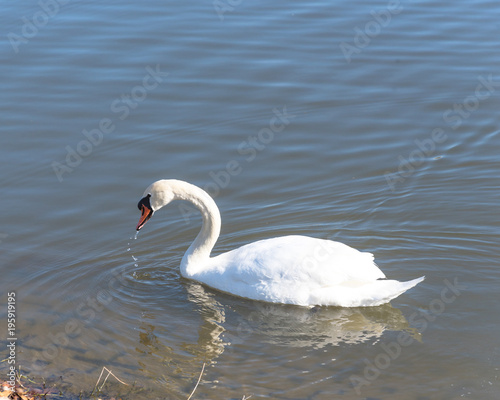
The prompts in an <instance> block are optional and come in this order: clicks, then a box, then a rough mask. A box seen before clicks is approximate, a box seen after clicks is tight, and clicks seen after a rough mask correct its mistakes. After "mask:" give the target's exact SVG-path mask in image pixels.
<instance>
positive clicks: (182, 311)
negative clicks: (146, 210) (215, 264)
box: [0, 0, 500, 400]
mask: <svg viewBox="0 0 500 400" xmlns="http://www.w3.org/2000/svg"><path fill="white" fill-rule="evenodd" d="M62 3H65V4H62ZM42 5H43V7H42ZM2 8H3V12H2V16H1V17H0V20H1V21H2V23H1V25H0V26H1V30H2V37H3V41H2V42H1V45H0V76H1V90H0V109H1V115H2V124H1V125H0V130H1V132H2V151H1V154H2V156H1V158H0V163H1V168H0V180H1V182H2V223H1V225H0V241H1V242H0V251H1V253H2V261H1V265H2V267H1V268H2V271H1V274H2V276H1V302H2V303H3V305H2V306H1V308H0V310H1V311H0V316H1V322H0V329H1V331H2V334H1V338H2V339H5V338H6V337H7V336H6V333H7V314H6V311H7V293H10V292H15V293H16V306H17V314H16V335H17V336H18V342H17V353H16V357H17V358H16V361H17V365H21V367H22V370H23V371H24V372H26V373H27V374H30V376H36V377H44V378H48V379H55V378H58V377H62V380H63V381H64V382H65V383H66V384H67V385H68V387H69V389H68V396H71V394H72V393H74V394H75V395H77V394H78V393H79V392H80V391H84V392H85V393H87V394H88V393H89V392H90V391H91V390H92V388H93V387H94V384H95V382H96V381H97V378H98V376H99V373H100V372H101V370H102V368H103V367H107V368H109V369H111V370H112V371H113V373H114V374H116V376H118V377H119V378H120V379H122V380H123V381H125V382H128V383H132V382H136V383H135V387H136V388H137V389H134V390H139V391H141V395H140V396H146V397H148V398H167V399H185V398H187V397H188V395H189V393H190V392H191V390H192V389H193V387H194V385H195V383H196V380H197V378H198V376H199V374H200V371H201V368H202V365H203V363H206V369H205V372H204V374H203V377H202V379H201V382H200V385H199V386H198V388H197V390H196V396H195V397H196V398H199V399H241V398H242V397H243V396H247V397H248V396H250V395H251V396H252V398H272V399H315V400H316V399H318V400H319V399H360V398H362V399H365V398H366V399H372V400H373V399H403V400H404V399H409V400H410V399H411V400H417V399H418V400H424V399H461V398H470V399H487V400H489V399H498V398H499V393H500V382H499V368H500V349H499V341H498V337H499V335H500V329H499V326H500V317H499V313H498V304H499V300H500V296H499V291H498V287H499V286H498V281H499V278H500V272H499V271H500V269H499V267H500V263H499V261H498V243H499V240H500V223H499V219H498V215H499V213H498V204H499V203H500V190H499V176H500V164H499V162H498V159H499V158H498V157H499V154H500V133H499V132H500V131H499V125H498V123H499V110H500V109H499V105H500V101H499V100H500V72H499V66H500V52H499V49H500V47H499V45H500V41H499V38H500V23H499V22H498V21H499V20H500V19H499V16H500V4H498V2H493V1H457V2H444V1H441V2H428V1H424V2H415V1H400V2H375V3H374V2H368V1H365V2H364V1H357V2H351V3H347V2H327V1H312V2H306V1H295V2H285V1H275V2H264V1H225V0H220V1H219V0H217V1H214V2H212V1H205V2H187V3H186V2H164V1H154V0H148V1H141V2H130V1H107V2H97V1H69V2H61V1H59V2H57V1H55V0H54V1H53V2H50V1H46V2H43V1H42V2H37V1H31V0H30V1H24V2H10V3H9V4H4V5H3V7H2ZM161 178H177V179H182V180H186V181H189V182H192V183H194V184H196V185H198V186H200V187H204V188H205V189H207V190H208V191H209V192H210V194H211V195H212V196H213V197H214V198H215V200H216V202H217V204H218V206H219V207H220V210H221V215H222V222H223V224H222V233H221V237H220V239H219V241H218V243H217V245H216V248H215V249H214V252H215V253H216V254H217V253H220V252H223V251H227V250H230V249H233V248H235V247H238V246H241V245H243V244H245V243H249V242H251V241H254V240H258V239H262V238H267V237H273V236H279V235H287V234H303V235H309V236H314V237H319V238H332V239H334V240H339V241H342V242H344V243H346V244H348V245H350V246H353V247H355V248H358V249H360V250H363V251H369V252H373V253H374V254H375V257H376V261H377V263H378V265H379V266H380V267H381V269H382V270H383V271H384V272H385V273H386V275H387V276H388V277H391V278H395V279H400V280H409V279H412V278H416V277H419V276H422V275H425V276H426V280H425V281H424V282H423V283H421V284H419V285H418V286H417V287H415V288H414V289H412V290H411V291H409V292H407V293H405V294H404V295H402V296H400V297H399V298H397V299H395V300H393V301H392V303H391V304H387V305H384V306H380V307H374V308H354V309H342V308H336V307H319V308H312V309H307V308H301V307H293V306H283V305H276V304H266V303H260V302H254V301H249V300H244V299H241V298H237V297H233V296H230V295H227V294H223V293H219V292H217V291H214V290H211V289H209V288H207V287H203V286H201V285H199V284H197V283H195V282H191V281H188V280H186V279H183V278H182V277H181V276H180V272H179V268H178V266H179V263H180V260H181V258H182V255H183V252H184V251H185V250H186V249H187V247H188V246H189V244H190V243H191V241H192V240H193V238H194V237H195V235H196V234H197V231H198V229H199V226H200V222H201V219H200V217H199V216H198V215H196V214H195V213H192V212H191V211H190V208H188V207H186V205H183V204H182V203H180V204H172V205H171V206H170V207H168V208H166V209H164V210H162V211H161V212H158V213H156V214H155V216H154V217H153V219H152V221H151V222H149V223H148V225H147V226H146V227H145V228H144V230H142V231H141V233H140V235H138V237H137V239H135V238H134V234H135V232H134V229H135V225H136V224H137V221H138V218H139V212H138V210H137V208H136V204H137V201H138V200H139V199H140V197H141V196H142V193H143V191H144V189H145V188H146V187H147V186H148V185H149V184H150V183H151V182H153V181H155V180H156V179H161ZM4 343H6V341H5V342H4ZM5 348H6V347H4V349H5ZM2 354H3V353H2ZM5 354H7V352H6V351H5ZM3 358H4V357H3V356H2V359H3ZM0 372H1V373H2V374H3V375H4V376H5V377H2V378H1V379H0V380H5V379H6V373H7V364H6V363H5V362H4V363H2V365H1V366H0ZM108 382H109V384H107V386H106V387H105V388H104V391H105V392H107V393H108V394H109V395H115V394H116V395H119V396H121V397H122V398H124V399H125V398H136V397H138V395H137V394H134V393H135V392H134V391H133V390H132V391H130V389H129V388H126V387H125V386H123V385H120V384H118V383H116V381H114V383H113V382H112V380H111V378H110V379H109V380H108Z"/></svg>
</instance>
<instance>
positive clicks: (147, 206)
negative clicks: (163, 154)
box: [135, 179, 175, 231]
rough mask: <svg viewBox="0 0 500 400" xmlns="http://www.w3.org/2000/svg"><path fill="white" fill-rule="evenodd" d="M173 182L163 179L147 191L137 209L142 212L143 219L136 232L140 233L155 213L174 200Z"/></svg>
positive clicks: (140, 220)
mask: <svg viewBox="0 0 500 400" xmlns="http://www.w3.org/2000/svg"><path fill="white" fill-rule="evenodd" d="M171 182H172V181H169V180H166V179H163V180H160V181H156V182H155V183H153V184H152V185H151V186H149V187H148V188H147V189H146V191H145V192H144V195H143V198H142V199H141V200H139V203H138V204H137V207H138V208H139V210H140V211H141V218H140V219H139V223H138V224H137V227H136V228H135V229H136V230H138V231H139V230H140V229H141V228H142V227H143V226H144V225H145V224H146V222H148V220H149V219H150V218H151V217H152V216H153V214H154V212H155V211H158V210H159V209H160V208H162V207H163V206H166V205H167V204H168V203H170V202H171V201H172V200H174V198H175V194H174V190H173V188H172V184H171Z"/></svg>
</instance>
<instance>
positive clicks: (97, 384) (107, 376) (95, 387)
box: [90, 367, 128, 397]
mask: <svg viewBox="0 0 500 400" xmlns="http://www.w3.org/2000/svg"><path fill="white" fill-rule="evenodd" d="M104 370H106V372H107V373H108V375H106V378H104V382H103V383H102V385H101V387H100V388H99V389H97V387H98V386H99V382H100V381H101V378H102V374H104ZM110 375H112V376H113V378H115V379H116V380H117V381H118V382H120V383H121V384H123V385H126V386H128V383H125V382H123V381H121V380H120V379H118V377H117V376H116V375H115V374H113V372H111V370H109V369H107V368H106V367H102V370H101V374H100V375H99V379H98V380H97V382H96V384H95V386H94V390H92V393H90V397H92V395H93V394H94V392H95V390H96V389H97V392H98V393H99V392H100V391H101V389H102V388H103V387H104V384H105V383H106V381H107V380H108V378H109V376H110Z"/></svg>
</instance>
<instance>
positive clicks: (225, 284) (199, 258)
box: [136, 179, 424, 307]
mask: <svg viewBox="0 0 500 400" xmlns="http://www.w3.org/2000/svg"><path fill="white" fill-rule="evenodd" d="M173 200H187V201H189V202H191V203H192V204H193V205H194V206H196V207H197V208H198V209H199V210H200V212H201V215H202V218H203V224H202V227H201V231H200V233H199V234H198V236H197V237H196V239H195V240H194V242H193V243H192V244H191V246H189V248H188V250H187V251H186V253H185V254H184V257H183V258H182V261H181V274H182V276H184V277H185V278H189V279H194V280H196V281H198V282H201V283H204V284H206V285H208V286H211V287H213V288H215V289H218V290H221V291H224V292H227V293H231V294H234V295H237V296H240V297H245V298H248V299H254V300H262V301H268V302H272V303H285V304H296V305H301V306H313V305H332V306H342V307H365V306H378V305H380V304H384V303H387V302H389V301H390V300H392V299H394V298H395V297H397V296H399V295H400V294H402V293H403V292H405V291H406V290H408V289H410V288H412V287H413V286H415V285H416V284H417V283H419V282H421V281H422V280H423V279H424V277H421V278H417V279H413V280H411V281H408V282H398V281H394V280H384V278H385V275H384V273H383V272H382V271H381V270H380V269H379V268H378V267H377V265H376V264H375V263H374V262H373V255H372V254H370V253H362V252H360V251H358V250H356V249H353V248H352V247H349V246H347V245H345V244H342V243H339V242H333V241H331V240H323V239H314V238H311V237H307V236H283V237H277V238H272V239H267V240H259V241H257V242H254V243H251V244H247V245H245V246H242V247H240V248H238V249H235V250H231V251H228V252H227V253H223V254H220V255H218V256H216V257H210V252H211V251H212V248H213V247H214V245H215V242H216V241H217V239H218V237H219V233H220V227H221V218H220V213H219V209H218V208H217V205H216V204H215V202H214V201H213V199H212V198H211V197H210V196H209V195H208V194H207V193H206V192H205V191H203V190H202V189H200V188H198V187H197V186H194V185H191V184H190V183H187V182H183V181H179V180H174V179H163V180H159V181H156V182H154V183H153V184H152V185H151V186H149V187H148V188H147V189H146V191H145V192H144V197H143V198H142V199H141V200H140V201H139V204H138V205H137V206H138V207H139V210H141V213H142V214H141V218H140V220H139V223H138V224H137V228H136V229H137V230H140V229H141V228H142V227H143V226H144V224H145V223H146V222H147V221H148V220H149V219H150V218H151V216H152V215H153V213H154V212H155V211H158V210H159V209H160V208H162V207H163V206H165V205H167V204H169V203H170V202H171V201H173Z"/></svg>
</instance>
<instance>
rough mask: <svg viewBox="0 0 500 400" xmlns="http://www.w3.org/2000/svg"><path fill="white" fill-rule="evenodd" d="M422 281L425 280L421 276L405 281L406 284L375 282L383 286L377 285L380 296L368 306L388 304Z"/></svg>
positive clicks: (391, 281) (387, 281)
mask: <svg viewBox="0 0 500 400" xmlns="http://www.w3.org/2000/svg"><path fill="white" fill-rule="evenodd" d="M424 279H425V276H421V277H420V278H416V279H412V280H411V281H407V282H399V281H394V280H386V281H377V283H384V284H385V285H379V286H380V292H381V293H380V294H381V295H382V296H381V298H379V299H378V300H377V299H374V300H376V301H375V302H374V303H373V304H370V305H373V306H378V305H381V304H385V303H388V302H389V301H391V300H392V299H395V298H396V297H398V296H400V295H402V294H403V293H404V292H406V291H407V290H409V289H411V288H412V287H414V286H416V285H417V284H419V283H420V282H422V281H423V280H424ZM384 289H385V290H384ZM377 297H378V296H377Z"/></svg>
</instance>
